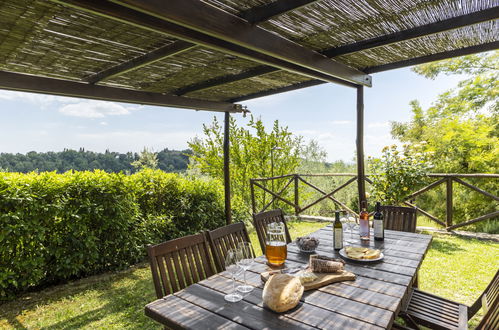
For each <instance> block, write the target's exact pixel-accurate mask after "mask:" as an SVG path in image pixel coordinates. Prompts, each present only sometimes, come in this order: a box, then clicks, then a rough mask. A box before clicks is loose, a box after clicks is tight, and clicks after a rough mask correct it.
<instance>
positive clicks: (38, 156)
mask: <svg viewBox="0 0 499 330" xmlns="http://www.w3.org/2000/svg"><path fill="white" fill-rule="evenodd" d="M190 152H191V151H190V150H182V151H177V150H169V149H168V148H166V149H163V150H161V151H160V152H158V153H157V159H158V164H157V167H158V168H159V169H161V170H163V171H165V172H181V171H185V170H186V169H187V163H188V159H189V158H188V155H189V154H190ZM139 158H140V156H139V154H137V153H134V152H127V153H118V152H112V151H109V150H107V151H106V152H104V153H99V152H93V151H87V150H85V149H83V148H80V150H78V151H76V150H71V149H65V150H64V151H61V152H52V151H49V152H35V151H31V152H28V153H27V154H26V155H23V154H9V153H2V154H0V168H1V169H3V170H4V171H10V172H21V173H28V172H32V171H38V172H45V171H47V172H51V171H56V172H58V173H64V172H66V171H69V170H75V171H87V170H97V169H100V170H103V171H106V172H113V173H119V172H121V171H123V172H130V173H134V172H136V169H135V167H133V166H132V163H133V162H134V161H137V160H139Z"/></svg>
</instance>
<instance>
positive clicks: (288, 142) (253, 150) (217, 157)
mask: <svg viewBox="0 0 499 330" xmlns="http://www.w3.org/2000/svg"><path fill="white" fill-rule="evenodd" d="M229 125H230V172H231V181H230V183H231V190H232V196H233V200H234V201H235V202H236V203H243V204H244V205H245V207H246V209H247V210H250V207H251V192H250V185H249V180H250V179H252V178H260V177H261V178H263V177H270V176H271V175H272V174H273V175H274V176H279V175H283V174H289V173H294V172H295V171H296V169H297V168H298V165H299V164H300V150H301V145H302V139H301V137H299V136H294V135H293V134H292V133H291V132H290V131H289V130H288V128H287V127H282V126H280V125H279V121H277V120H276V121H275V122H274V124H273V126H272V129H271V130H270V131H266V130H265V127H264V125H263V122H262V120H261V119H255V118H254V117H253V116H251V118H250V120H249V121H248V123H247V124H246V127H244V126H238V125H237V123H236V120H235V119H234V118H233V117H231V120H230V124H229ZM203 133H204V137H202V138H195V139H193V140H191V141H190V142H189V147H190V148H191V149H192V156H191V161H190V163H189V168H190V169H191V170H196V171H200V172H201V173H202V174H206V175H209V176H211V177H214V178H218V179H220V180H223V127H222V125H221V124H220V123H219V122H218V120H217V119H216V117H215V118H214V119H213V121H212V123H211V124H209V125H203ZM276 147H277V148H276ZM271 156H273V169H272V159H271ZM272 172H273V173H272ZM284 184H285V183H284V182H282V181H276V183H275V186H274V188H275V190H276V191H278V190H279V189H280V188H281V187H282V186H283V185H284ZM267 187H268V188H269V189H270V188H271V185H270V183H269V184H267ZM257 199H258V200H261V201H262V202H264V203H265V202H268V201H269V196H268V194H257Z"/></svg>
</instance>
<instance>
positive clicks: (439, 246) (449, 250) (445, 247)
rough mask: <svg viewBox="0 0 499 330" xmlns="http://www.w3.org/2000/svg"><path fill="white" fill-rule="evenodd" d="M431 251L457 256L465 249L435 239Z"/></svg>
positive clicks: (452, 243)
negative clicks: (456, 254)
mask: <svg viewBox="0 0 499 330" xmlns="http://www.w3.org/2000/svg"><path fill="white" fill-rule="evenodd" d="M430 249H432V250H436V251H438V252H441V253H445V254H455V253H457V252H460V251H464V249H463V248H462V247H461V246H459V244H456V243H454V242H449V241H446V240H440V239H433V241H432V242H431V245H430Z"/></svg>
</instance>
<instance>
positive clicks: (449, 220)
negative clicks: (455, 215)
mask: <svg viewBox="0 0 499 330" xmlns="http://www.w3.org/2000/svg"><path fill="white" fill-rule="evenodd" d="M452 205H453V202H452V178H451V177H449V178H447V184H446V206H447V212H446V213H447V219H446V225H447V229H448V227H451V226H452Z"/></svg>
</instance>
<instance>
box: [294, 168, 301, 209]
mask: <svg viewBox="0 0 499 330" xmlns="http://www.w3.org/2000/svg"><path fill="white" fill-rule="evenodd" d="M298 191H299V189H298V174H295V216H298V214H299V213H300V207H299V206H298V203H299V202H300V198H299V196H298Z"/></svg>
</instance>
